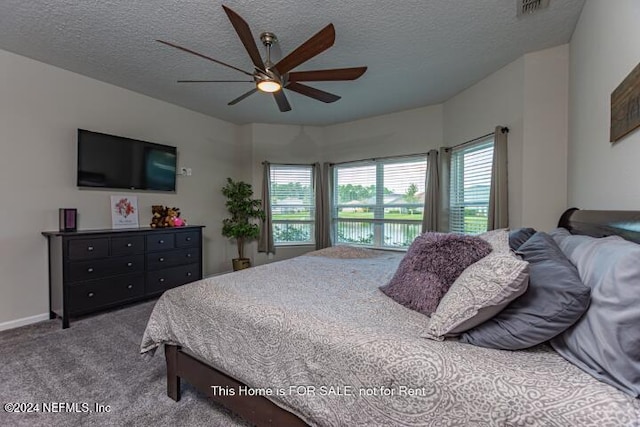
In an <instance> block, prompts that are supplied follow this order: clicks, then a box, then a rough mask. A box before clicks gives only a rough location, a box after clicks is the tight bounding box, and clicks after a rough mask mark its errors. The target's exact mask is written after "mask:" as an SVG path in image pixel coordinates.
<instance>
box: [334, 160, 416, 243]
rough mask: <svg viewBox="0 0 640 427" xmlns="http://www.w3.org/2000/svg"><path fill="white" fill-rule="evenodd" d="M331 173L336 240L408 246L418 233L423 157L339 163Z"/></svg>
mask: <svg viewBox="0 0 640 427" xmlns="http://www.w3.org/2000/svg"><path fill="white" fill-rule="evenodd" d="M333 173H334V175H333V195H332V199H333V200H332V233H333V241H334V242H336V243H337V244H352V245H363V246H373V247H393V248H406V247H408V246H409V245H410V244H411V242H412V241H413V239H415V238H416V236H418V235H419V234H420V232H421V227H422V216H423V207H424V193H425V188H424V183H425V178H426V173H427V158H426V156H416V157H404V158H396V159H384V160H376V161H373V160H372V161H366V162H358V163H350V164H346V165H338V166H335V167H334V170H333Z"/></svg>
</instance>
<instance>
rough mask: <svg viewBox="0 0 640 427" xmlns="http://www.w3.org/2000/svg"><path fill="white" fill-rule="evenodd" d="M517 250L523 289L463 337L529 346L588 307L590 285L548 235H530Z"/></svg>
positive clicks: (498, 345) (485, 342) (499, 344)
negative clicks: (525, 276)
mask: <svg viewBox="0 0 640 427" xmlns="http://www.w3.org/2000/svg"><path fill="white" fill-rule="evenodd" d="M518 255H520V256H522V258H523V259H524V260H525V261H527V262H529V287H528V288H527V291H526V292H525V293H524V294H523V295H522V296H520V297H519V298H516V299H515V300H514V301H513V302H512V303H511V304H509V305H508V306H507V307H506V308H505V309H504V310H502V311H501V312H500V313H498V314H497V315H496V316H495V317H492V318H491V319H489V320H487V321H486V322H484V323H482V324H481V325H479V326H476V327H475V328H473V329H471V330H469V331H467V332H465V333H464V334H463V335H462V336H461V337H460V340H461V341H462V342H466V343H469V344H474V345H477V346H480V347H488V348H497V349H502V350H519V349H523V348H528V347H533V346H534V345H537V344H540V343H543V342H545V341H548V340H550V339H551V338H553V337H555V336H556V335H558V334H560V333H562V332H563V331H565V330H566V329H567V328H569V327H570V326H571V325H573V324H574V323H575V322H576V321H577V320H578V319H579V318H580V317H581V316H582V315H583V314H584V312H585V311H586V310H587V308H588V307H589V296H590V289H589V287H588V286H586V285H585V284H584V283H582V280H580V275H579V274H578V270H577V269H576V267H575V266H574V265H573V264H572V263H571V261H569V259H568V258H567V257H566V256H565V255H564V254H563V253H562V251H561V250H560V248H559V247H558V245H557V244H556V242H555V241H554V240H553V238H552V237H551V236H549V235H548V234H546V233H541V232H538V233H536V234H534V235H533V237H531V238H530V239H529V240H527V241H526V242H525V243H524V244H523V245H522V246H520V249H519V250H518Z"/></svg>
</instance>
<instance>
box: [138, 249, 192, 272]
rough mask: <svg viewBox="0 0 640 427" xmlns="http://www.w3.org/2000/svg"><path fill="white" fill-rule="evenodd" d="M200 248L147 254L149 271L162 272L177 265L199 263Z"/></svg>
mask: <svg viewBox="0 0 640 427" xmlns="http://www.w3.org/2000/svg"><path fill="white" fill-rule="evenodd" d="M199 260H200V248H187V249H176V250H173V251H167V252H156V253H152V254H147V270H160V269H162V268H167V267H175V266H177V265H184V264H191V263H194V262H199Z"/></svg>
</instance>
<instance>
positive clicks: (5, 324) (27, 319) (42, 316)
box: [0, 313, 49, 331]
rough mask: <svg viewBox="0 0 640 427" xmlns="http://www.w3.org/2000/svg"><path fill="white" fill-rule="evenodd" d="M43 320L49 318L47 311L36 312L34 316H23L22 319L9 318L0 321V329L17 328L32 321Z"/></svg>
mask: <svg viewBox="0 0 640 427" xmlns="http://www.w3.org/2000/svg"><path fill="white" fill-rule="evenodd" d="M44 320H49V313H44V314H37V315H35V316H29V317H23V318H22V319H16V320H10V321H8V322H3V323H0V331H6V330H7V329H14V328H19V327H20V326H26V325H30V324H32V323H38V322H42V321H44Z"/></svg>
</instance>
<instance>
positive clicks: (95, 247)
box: [69, 237, 109, 260]
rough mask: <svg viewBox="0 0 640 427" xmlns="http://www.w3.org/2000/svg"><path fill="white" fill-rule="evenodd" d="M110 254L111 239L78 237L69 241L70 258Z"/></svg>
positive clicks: (96, 256) (86, 257) (87, 257)
mask: <svg viewBox="0 0 640 427" xmlns="http://www.w3.org/2000/svg"><path fill="white" fill-rule="evenodd" d="M108 255H109V239H108V238H106V237H104V238H97V239H77V240H70V241H69V259H70V260H77V259H91V258H103V257H106V256H108Z"/></svg>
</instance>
